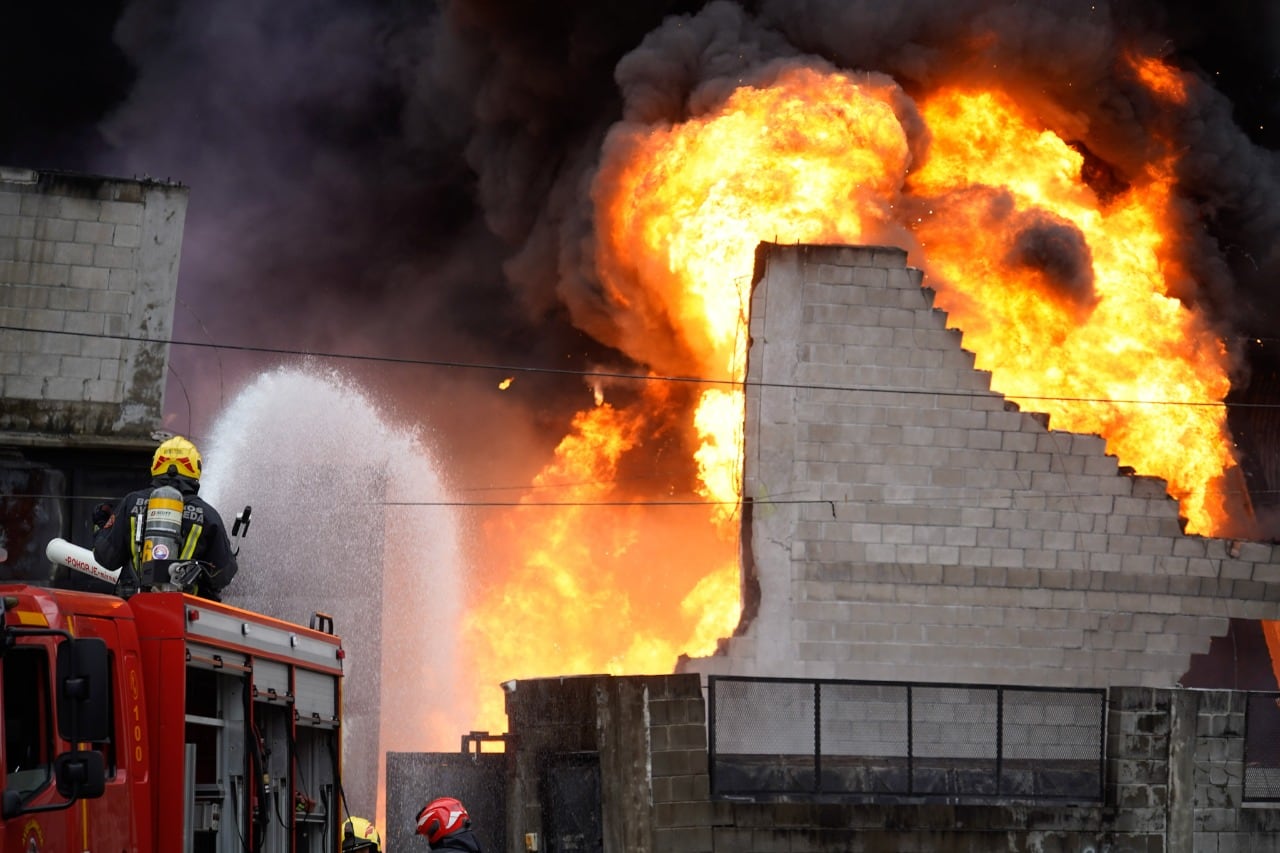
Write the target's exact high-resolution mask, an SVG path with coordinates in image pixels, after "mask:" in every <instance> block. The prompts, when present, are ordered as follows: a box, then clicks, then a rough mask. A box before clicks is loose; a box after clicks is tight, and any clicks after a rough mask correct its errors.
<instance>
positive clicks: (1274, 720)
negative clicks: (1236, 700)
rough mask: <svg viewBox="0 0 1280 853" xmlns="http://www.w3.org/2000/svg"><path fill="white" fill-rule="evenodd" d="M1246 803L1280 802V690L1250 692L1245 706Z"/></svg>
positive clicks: (1242, 794) (1244, 795)
mask: <svg viewBox="0 0 1280 853" xmlns="http://www.w3.org/2000/svg"><path fill="white" fill-rule="evenodd" d="M1241 799H1243V800H1244V801H1245V802H1255V803H1275V802H1280V693H1262V692H1256V693H1255V692H1250V693H1248V694H1246V696H1245V706H1244V790H1243V791H1242V792H1241Z"/></svg>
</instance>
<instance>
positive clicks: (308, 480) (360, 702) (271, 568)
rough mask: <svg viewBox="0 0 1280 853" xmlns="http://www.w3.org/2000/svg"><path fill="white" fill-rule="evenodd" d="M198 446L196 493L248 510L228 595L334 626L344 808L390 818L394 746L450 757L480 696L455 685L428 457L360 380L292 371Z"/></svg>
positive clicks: (444, 520)
mask: <svg viewBox="0 0 1280 853" xmlns="http://www.w3.org/2000/svg"><path fill="white" fill-rule="evenodd" d="M201 450H202V453H203V454H204V462H205V466H206V469H207V474H206V475H205V478H204V485H203V486H202V488H201V494H202V496H204V497H205V498H207V499H208V500H209V501H210V502H212V503H213V505H214V506H216V507H217V508H218V509H219V511H220V512H221V514H222V516H223V518H224V520H225V521H226V523H227V524H228V525H230V524H231V523H232V520H233V519H234V517H235V515H236V514H237V513H238V512H240V511H241V510H242V509H243V508H244V506H245V505H249V506H251V507H252V508H253V511H252V515H251V523H250V528H249V532H248V535H247V536H246V537H245V538H244V539H237V540H236V542H235V543H234V544H236V545H238V546H239V549H240V556H239V564H240V571H239V574H238V575H237V576H236V578H235V580H234V581H233V582H232V583H231V585H230V586H229V587H228V588H227V590H226V592H225V599H226V601H227V602H228V603H230V604H233V605H236V606H238V607H245V608H250V609H253V610H257V611H260V612H263V613H267V614H269V615H272V616H275V617H277V618H281V619H287V620H290V621H294V622H301V623H303V624H307V623H308V622H309V620H310V619H311V615H312V614H313V613H314V612H316V611H322V612H324V613H327V614H329V615H331V616H332V617H333V621H334V626H335V633H337V634H338V635H339V636H340V637H342V638H343V643H344V646H345V649H346V655H347V656H346V661H345V664H344V674H345V677H344V683H343V694H344V698H343V705H344V723H343V785H344V789H345V792H346V796H347V806H348V808H349V809H350V812H351V813H352V814H357V815H361V816H369V817H370V818H372V817H373V816H374V815H373V811H374V809H375V806H376V809H377V812H378V815H379V818H380V817H381V813H382V811H383V809H384V800H385V796H384V792H382V790H381V788H382V781H383V779H384V778H385V769H384V762H385V755H386V753H387V752H388V751H397V752H400V751H404V752H421V751H428V750H436V751H440V750H456V749H457V740H456V738H457V736H458V733H459V732H463V731H466V730H467V724H468V720H469V719H470V715H471V709H470V707H467V705H468V704H469V702H470V701H471V697H461V696H458V695H456V694H455V692H454V691H453V690H451V689H450V685H452V684H454V683H455V679H454V673H453V671H452V667H453V665H454V660H455V658H456V655H455V654H454V650H455V646H456V644H457V627H458V626H457V621H458V615H459V613H460V608H459V607H458V606H457V601H458V600H459V598H460V597H461V595H462V591H461V590H462V587H463V585H464V584H465V577H464V573H463V572H462V570H461V558H460V556H459V553H460V552H459V548H458V521H457V518H456V512H455V510H454V509H453V508H451V507H449V506H447V505H445V504H447V503H448V497H447V495H446V491H445V488H444V486H443V484H442V482H441V478H440V476H439V474H438V470H439V469H438V467H437V465H436V463H435V460H434V458H433V456H432V453H431V451H430V449H429V448H428V447H426V446H425V445H424V444H423V443H422V441H421V440H420V438H419V437H418V436H417V435H415V434H414V433H412V432H410V431H408V430H403V429H399V428H396V427H393V426H390V425H388V424H387V423H386V422H385V421H384V420H383V419H382V418H381V417H380V415H379V412H378V411H377V408H376V406H375V405H374V404H373V403H372V402H371V401H370V400H369V399H368V398H367V397H365V396H364V395H363V394H362V393H361V392H360V390H358V389H357V388H356V387H354V386H353V384H352V383H351V381H350V380H348V379H344V378H343V377H341V376H338V375H336V374H326V373H321V372H318V371H317V372H309V371H303V370H294V369H280V370H276V371H273V372H269V373H265V374H262V375H260V376H259V377H258V378H257V379H256V380H255V381H254V382H253V383H252V384H251V385H249V386H248V387H247V388H246V389H245V390H244V391H243V392H241V393H240V395H239V396H238V397H237V398H236V399H235V400H234V401H233V402H232V403H231V405H230V406H229V407H228V408H227V409H226V410H225V411H224V412H223V413H222V414H221V415H220V416H219V418H218V420H217V422H216V423H215V425H214V428H213V431H212V434H211V436H210V438H209V440H207V441H206V442H204V444H203V445H202V447H201ZM375 799H376V803H375Z"/></svg>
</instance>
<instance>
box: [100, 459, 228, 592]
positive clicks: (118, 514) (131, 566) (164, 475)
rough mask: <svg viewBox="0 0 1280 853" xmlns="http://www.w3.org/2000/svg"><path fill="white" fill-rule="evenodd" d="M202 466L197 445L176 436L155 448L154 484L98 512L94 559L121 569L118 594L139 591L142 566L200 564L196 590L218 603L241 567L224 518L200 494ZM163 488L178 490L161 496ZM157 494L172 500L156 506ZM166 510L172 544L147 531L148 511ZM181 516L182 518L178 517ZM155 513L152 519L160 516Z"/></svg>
mask: <svg viewBox="0 0 1280 853" xmlns="http://www.w3.org/2000/svg"><path fill="white" fill-rule="evenodd" d="M201 467H202V461H201V459H200V451H199V450H197V449H196V446H195V445H194V444H192V443H191V442H190V441H188V440H187V439H185V438H183V437H182V436H180V435H175V436H174V437H173V438H170V439H168V440H167V441H165V442H164V443H162V444H161V445H160V446H159V447H158V448H156V452H155V455H154V456H153V457H152V460H151V485H149V486H147V487H146V488H145V489H139V490H138V491H135V492H130V493H129V494H127V495H125V497H124V500H122V501H120V503H119V504H117V505H116V507H115V510H114V511H113V512H107V511H106V508H105V507H100V508H99V510H98V511H97V512H96V513H95V514H94V519H93V522H94V528H95V529H96V530H97V532H96V534H95V538H94V546H93V556H94V558H95V559H96V560H97V561H98V563H99V564H100V565H102V567H103V568H105V569H107V570H108V571H113V570H115V569H117V568H118V569H120V578H119V580H118V581H117V583H116V590H117V592H119V593H120V594H121V595H123V596H125V597H126V598H127V597H128V596H130V595H132V594H133V593H135V592H137V591H138V590H139V585H140V579H141V576H142V573H143V567H144V563H145V562H147V561H149V560H156V561H169V562H172V561H189V560H195V561H199V562H200V563H201V564H203V565H204V566H205V567H206V571H205V572H204V573H203V574H202V575H201V576H200V578H199V580H198V581H197V582H196V585H195V587H194V589H193V590H192V591H193V592H195V593H196V594H197V595H200V596H203V597H205V598H211V599H214V600H215V601H216V600H220V599H221V592H222V590H223V589H224V588H225V587H226V585H227V584H228V583H230V582H231V579H232V578H234V577H235V575H236V572H237V571H238V570H239V567H238V566H237V565H236V556H235V552H234V551H233V550H232V549H231V540H230V537H229V536H228V535H227V528H226V525H224V524H223V523H222V517H221V516H220V515H218V511H217V510H216V509H214V508H213V507H212V506H211V505H210V504H209V503H208V502H207V501H205V500H204V499H203V498H202V497H200V495H199V494H197V493H198V492H199V490H200V475H201V473H202V471H201ZM161 489H172V490H174V491H172V492H169V491H166V492H160V491H159V490H161ZM157 495H164V496H166V497H167V496H172V497H171V499H169V500H167V501H161V500H159V499H157V500H154V501H153V497H156V496H157ZM149 505H151V507H152V508H153V509H154V508H155V507H157V506H160V505H167V506H168V507H170V508H169V509H168V511H167V512H168V517H169V519H170V520H171V521H172V526H171V533H172V536H171V538H169V539H166V540H164V541H161V539H160V537H152V536H151V533H150V531H149V530H148V528H147V523H148V517H149V515H148V506H149ZM179 513H181V518H180V519H179V517H178V514H179ZM159 515H160V513H159V512H153V513H152V517H156V516H159Z"/></svg>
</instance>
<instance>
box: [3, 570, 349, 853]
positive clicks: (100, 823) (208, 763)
mask: <svg viewBox="0 0 1280 853" xmlns="http://www.w3.org/2000/svg"><path fill="white" fill-rule="evenodd" d="M0 601H2V602H3V604H2V607H3V613H2V615H3V619H2V620H0V676H2V677H0V691H3V706H4V720H3V725H4V729H3V745H2V748H3V759H4V766H5V773H6V776H5V786H4V792H3V800H2V803H3V806H2V810H0V853H6V851H7V853H36V852H37V851H90V850H92V851H125V850H128V851H141V853H179V851H181V853H232V851H235V853H256V851H281V853H334V851H337V850H338V849H339V847H340V845H341V842H342V837H341V831H340V830H341V817H340V811H341V810H342V803H341V797H342V788H341V782H340V779H341V772H340V771H341V748H340V734H341V722H342V719H341V713H342V711H341V709H342V686H341V685H342V665H343V657H344V653H343V648H342V642H341V640H340V639H339V638H338V637H336V636H334V633H333V622H332V619H330V618H328V617H327V616H325V615H324V614H319V613H317V614H315V615H314V616H313V617H312V619H311V624H310V625H309V626H302V625H295V624H292V623H289V622H284V621H281V620H277V619H273V618H271V617H268V616H264V615H262V614H259V613H253V612H250V611H247V610H242V609H239V608H236V607H231V606H229V605H226V604H222V603H219V602H214V601H209V600H207V599H203V598H197V597H195V596H193V595H189V594H187V593H184V592H180V591H174V592H143V593H139V594H137V595H134V596H132V597H131V598H129V599H128V600H125V599H123V598H119V597H117V596H113V595H100V594H94V593H86V592H74V591H70V590H59V589H51V588H46V587H39V586H27V585H6V586H0Z"/></svg>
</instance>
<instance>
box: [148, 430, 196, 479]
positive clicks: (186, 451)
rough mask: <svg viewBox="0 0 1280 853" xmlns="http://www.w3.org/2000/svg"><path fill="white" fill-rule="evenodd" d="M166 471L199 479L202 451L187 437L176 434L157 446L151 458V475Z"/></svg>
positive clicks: (155, 475) (156, 475)
mask: <svg viewBox="0 0 1280 853" xmlns="http://www.w3.org/2000/svg"><path fill="white" fill-rule="evenodd" d="M166 473H168V474H178V475H180V476H183V477H189V478H191V479H192V480H199V479H200V451H199V450H196V446H195V445H194V444H192V443H191V442H190V441H188V440H187V439H185V438H183V437H182V436H180V435H175V436H174V437H173V438H171V439H169V440H168V441H166V442H165V443H164V444H162V445H160V446H159V447H157V448H156V455H155V456H153V457H152V458H151V476H152V477H158V476H160V475H161V474H166Z"/></svg>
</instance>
